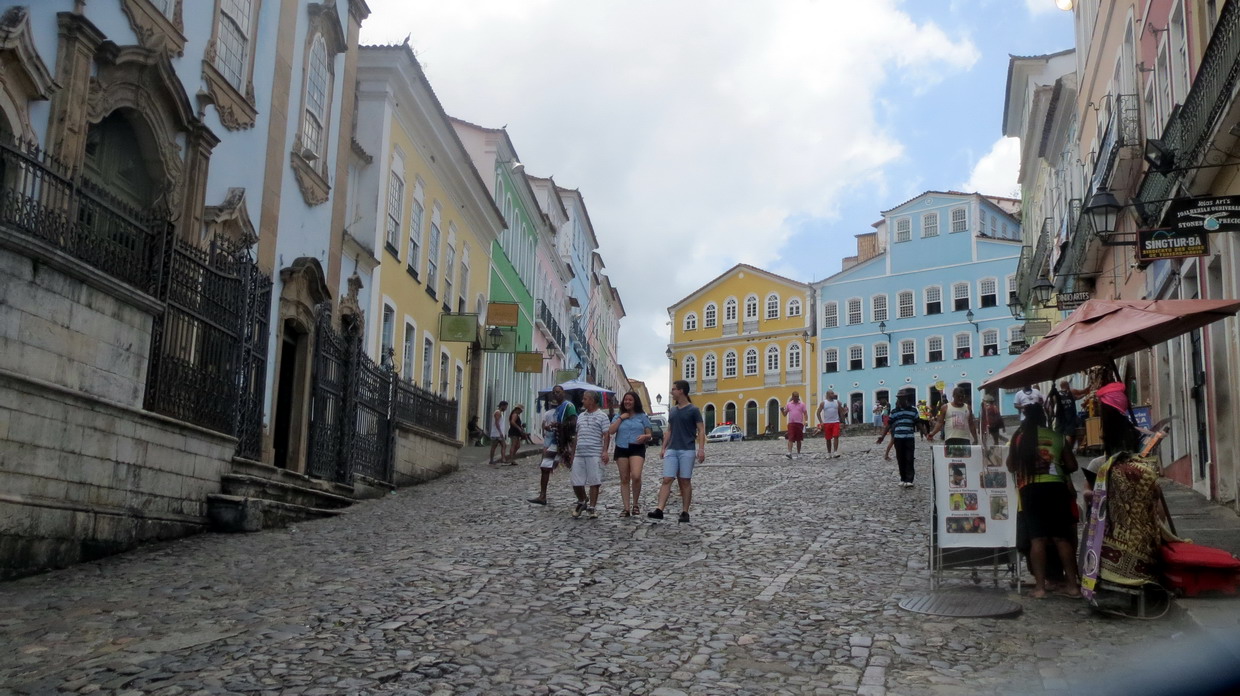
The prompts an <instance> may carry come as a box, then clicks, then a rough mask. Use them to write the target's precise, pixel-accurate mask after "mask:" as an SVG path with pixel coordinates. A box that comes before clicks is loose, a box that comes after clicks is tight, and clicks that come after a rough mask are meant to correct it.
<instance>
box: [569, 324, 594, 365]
mask: <svg viewBox="0 0 1240 696" xmlns="http://www.w3.org/2000/svg"><path fill="white" fill-rule="evenodd" d="M569 334H570V335H571V336H572V337H573V344H574V345H575V347H576V350H577V355H578V356H579V357H581V358H582V362H587V361H589V360H591V359H593V358H594V353H593V352H592V351H591V350H590V344H589V343H588V342H587V341H586V332H585V331H584V330H582V328H581V321H580V320H579V319H573V321H572V324H571V325H570V327H569Z"/></svg>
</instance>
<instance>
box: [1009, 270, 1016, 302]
mask: <svg viewBox="0 0 1240 696" xmlns="http://www.w3.org/2000/svg"><path fill="white" fill-rule="evenodd" d="M1007 299H1008V301H1007V303H1008V304H1012V303H1014V302H1016V276H1014V275H1010V276H1008V277H1007Z"/></svg>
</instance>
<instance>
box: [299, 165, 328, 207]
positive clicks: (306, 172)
mask: <svg viewBox="0 0 1240 696" xmlns="http://www.w3.org/2000/svg"><path fill="white" fill-rule="evenodd" d="M289 164H290V165H292V167H293V177H294V178H295V179H296V180H297V188H299V189H301V197H302V198H304V199H306V205H309V206H316V205H320V204H323V203H326V202H327V199H328V195H329V194H330V193H331V186H329V185H328V183H327V180H326V179H324V178H323V175H321V174H319V173H318V172H317V171H315V169H314V167H313V166H312V165H311V164H310V163H309V162H307V161H306V160H305V158H304V157H302V156H301V153H300V152H290V153H289Z"/></svg>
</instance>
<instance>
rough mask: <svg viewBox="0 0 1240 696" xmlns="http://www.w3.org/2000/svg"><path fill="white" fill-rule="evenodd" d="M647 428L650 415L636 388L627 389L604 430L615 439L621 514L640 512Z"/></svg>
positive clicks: (648, 428) (648, 435) (622, 515)
mask: <svg viewBox="0 0 1240 696" xmlns="http://www.w3.org/2000/svg"><path fill="white" fill-rule="evenodd" d="M650 431H651V425H650V418H649V417H647V416H646V411H645V410H644V409H643V408H642V400H641V397H640V396H638V395H637V392H633V391H631V392H628V393H627V394H625V395H624V397H623V398H621V399H620V413H618V414H616V417H615V418H612V419H611V428H610V429H609V430H608V431H607V432H609V433H611V435H612V442H615V443H616V449H615V452H613V456H612V458H613V459H615V460H616V468H617V469H619V470H620V502H621V503H622V505H623V507H622V509H621V510H620V516H621V517H629V516H632V515H637V514H638V513H639V512H641V508H640V507H638V505H639V502H638V501H640V500H641V497H642V466H643V465H644V464H645V462H646V443H647V442H649V441H650ZM630 492H631V493H632V506H631V507H630V502H629V494H630Z"/></svg>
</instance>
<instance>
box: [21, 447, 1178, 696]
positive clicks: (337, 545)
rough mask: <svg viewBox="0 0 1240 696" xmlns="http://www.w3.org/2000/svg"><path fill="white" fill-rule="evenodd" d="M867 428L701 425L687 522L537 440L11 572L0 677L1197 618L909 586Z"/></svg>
mask: <svg viewBox="0 0 1240 696" xmlns="http://www.w3.org/2000/svg"><path fill="white" fill-rule="evenodd" d="M872 443H873V440H872V439H871V438H870V437H849V438H845V441H844V451H845V454H844V456H843V457H842V458H838V459H831V460H828V459H826V457H825V454H824V452H823V446H822V443H821V441H813V442H810V443H808V445H807V454H806V455H805V456H804V457H802V458H800V459H796V460H793V461H791V462H789V461H788V460H786V459H785V458H784V457H783V451H784V450H783V447H784V445H783V443H782V442H746V443H721V444H711V445H710V446H709V449H708V461H707V465H706V466H703V467H701V468H700V469H699V470H698V474H697V476H696V477H695V480H694V483H695V503H694V509H693V519H692V522H690V523H688V524H678V523H677V522H676V521H675V520H676V513H678V512H679V505H678V503H675V502H673V503H672V504H670V505H669V506H668V509H669V512H670V513H671V514H669V516H668V519H667V520H665V521H662V522H654V521H651V520H648V519H646V518H645V516H644V515H643V516H642V517H641V518H639V519H628V518H620V517H618V516H617V513H618V511H619V500H618V498H619V495H618V489H617V487H616V484H615V470H614V468H612V469H610V471H609V472H608V473H609V480H608V481H607V483H606V484H605V485H604V488H603V494H602V502H603V506H602V510H601V518H600V519H597V520H587V519H584V518H583V519H572V518H571V517H570V515H569V508H570V500H571V493H570V491H569V490H568V482H567V475H566V474H565V473H564V472H562V471H561V472H557V473H556V476H555V478H554V479H553V481H552V496H551V497H552V500H551V505H549V506H547V507H540V506H535V505H531V504H529V503H527V502H526V498H528V497H529V496H530V494H531V493H532V492H533V490H534V488H535V485H536V480H537V473H536V471H535V466H534V464H533V461H534V460H532V459H527V460H524V462H523V463H522V464H521V465H520V466H516V467H501V468H493V467H489V466H488V465H486V464H485V463H472V462H469V463H465V464H463V465H462V468H461V471H459V472H458V473H455V474H453V475H451V476H448V477H445V478H443V479H440V480H438V481H434V482H432V483H429V484H426V485H423V486H419V487H416V488H411V489H405V490H401V491H399V492H397V493H395V494H393V495H391V496H389V497H387V498H385V499H382V500H379V501H373V502H367V503H362V504H359V505H357V506H355V507H354V508H352V509H350V510H349V511H348V512H347V514H346V515H344V516H342V517H340V518H337V519H331V520H320V521H314V522H308V523H301V524H298V525H296V526H295V527H293V528H290V529H284V530H269V531H264V532H261V533H258V534H250V535H233V536H224V535H204V536H200V537H196V538H192V539H186V540H180V541H176V542H171V543H167V544H161V545H156V546H150V547H145V548H142V549H139V550H137V551H134V552H132V553H128V554H125V555H123V556H118V557H114V558H110V559H106V560H104V561H101V562H96V563H89V564H83V565H80V566H77V567H73V568H69V569H66V570H62V571H58V572H53V573H48V574H45V575H41V576H36V577H31V578H25V579H23V580H19V581H15V582H10V583H6V584H0V645H3V646H4V649H3V650H0V692H2V693H20V694H27V693H83V694H85V693H123V694H127V695H129V694H132V695H136V694H161V695H169V696H171V695H173V694H216V693H246V694H249V693H270V694H277V693H280V694H306V695H314V694H341V693H372V694H384V693H415V694H435V695H436V696H441V695H447V694H657V695H660V696H674V695H676V694H725V693H726V694H957V693H963V692H966V691H967V692H972V693H979V694H980V693H1030V692H1034V693H1044V692H1050V693H1069V692H1075V691H1077V690H1078V689H1079V688H1080V687H1081V685H1082V684H1084V683H1085V682H1084V680H1085V679H1086V677H1087V674H1088V670H1089V669H1090V667H1091V665H1095V666H1096V665H1099V664H1102V665H1111V666H1115V665H1117V664H1120V663H1118V662H1115V661H1114V660H1115V659H1117V656H1119V655H1122V654H1125V653H1127V652H1129V651H1131V650H1135V649H1136V648H1137V647H1139V646H1146V647H1148V646H1150V645H1153V644H1155V643H1156V642H1161V641H1162V640H1164V639H1167V638H1169V637H1172V636H1175V635H1177V634H1178V635H1182V634H1181V632H1184V631H1190V630H1192V629H1190V628H1187V627H1186V622H1183V621H1182V620H1179V619H1177V618H1176V616H1175V615H1174V614H1173V615H1172V616H1170V617H1168V618H1165V619H1162V620H1160V621H1117V620H1108V619H1103V618H1099V617H1097V616H1094V615H1091V614H1090V612H1089V611H1088V610H1087V609H1086V607H1085V606H1083V604H1082V603H1081V602H1080V601H1072V600H1068V599H1064V598H1048V599H1044V600H1031V599H1028V598H1021V597H1017V596H1016V595H1015V594H1011V595H1009V597H1010V598H1013V599H1017V600H1018V601H1020V602H1021V603H1022V604H1023V606H1024V612H1023V614H1022V615H1020V616H1019V617H1017V618H1014V619H952V618H944V617H935V616H927V615H922V614H915V613H911V612H907V611H904V610H902V609H900V608H899V607H898V606H897V605H898V603H899V601H900V600H901V599H902V598H904V597H906V596H908V595H910V594H918V593H922V592H925V591H927V590H928V588H929V585H928V574H927V571H926V561H927V550H926V529H927V526H928V521H927V518H928V490H929V488H928V486H926V485H919V486H918V487H916V488H913V489H907V490H906V489H901V488H899V487H898V486H897V485H896V483H897V479H896V474H895V464H894V462H883V461H882V456H881V451H880V448H878V447H877V446H874V445H873V444H872ZM477 451H481V450H467V451H466V455H467V457H473V456H474V455H475V454H476V453H477ZM481 456H482V457H483V458H485V452H483V455H481ZM928 458H929V457H928V451H926V450H925V448H924V446H922V448H921V450H920V451H919V453H918V459H919V462H920V467H921V468H920V471H921V472H923V473H921V474H920V477H921V479H922V482H923V484H924V481H925V478H926V477H925V475H924V470H925V464H924V463H925V462H926V461H927V460H928ZM659 468H660V466H659V462H658V461H657V460H656V461H652V462H650V463H649V464H648V466H647V469H646V477H645V486H646V488H645V494H644V496H643V497H644V498H645V500H644V501H643V511H645V509H647V508H648V507H649V506H650V505H651V504H652V502H653V496H654V493H655V491H656V488H657V481H658V475H659V473H658V470H659ZM968 584H969V583H968V582H967V581H962V585H968ZM1001 589H1002V591H1006V590H1007V588H1006V587H1003V588H1001ZM1095 669H1096V667H1095Z"/></svg>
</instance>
